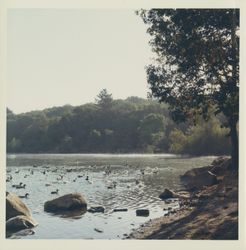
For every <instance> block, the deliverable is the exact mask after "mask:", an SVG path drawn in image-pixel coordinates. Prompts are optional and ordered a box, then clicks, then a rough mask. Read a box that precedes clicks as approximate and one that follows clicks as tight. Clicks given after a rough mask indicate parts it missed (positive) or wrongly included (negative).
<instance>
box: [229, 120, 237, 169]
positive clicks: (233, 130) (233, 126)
mask: <svg viewBox="0 0 246 250" xmlns="http://www.w3.org/2000/svg"><path fill="white" fill-rule="evenodd" d="M230 129H231V131H230V135H231V146H232V150H231V159H232V168H233V169H234V170H238V134H237V123H236V122H232V123H231V126H230Z"/></svg>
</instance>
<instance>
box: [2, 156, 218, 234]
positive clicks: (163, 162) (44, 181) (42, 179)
mask: <svg viewBox="0 0 246 250" xmlns="http://www.w3.org/2000/svg"><path fill="white" fill-rule="evenodd" d="M213 159H214V157H197V158H183V157H180V156H175V155H164V154H162V155H161V154H160V155H136V154H134V155H109V154H105V155H103V154H96V155H93V154H92V155H89V154H86V155H82V154H81V155H79V154H66V155H65V154H55V155H54V154H23V155H8V157H7V176H9V175H11V176H12V177H13V178H12V180H11V181H10V182H7V184H6V185H7V191H10V192H14V193H16V194H17V195H24V194H25V193H26V192H28V193H29V194H30V196H29V198H27V199H23V201H24V202H25V203H26V205H27V206H28V207H29V208H30V210H31V211H32V214H33V217H34V218H35V219H36V220H37V221H38V222H39V226H38V227H36V228H35V229H34V231H35V234H28V235H26V236H25V237H24V238H34V239H35V238H36V239H55V238H58V239H69V238H71V239H72V238H73V239H88V238H90V239H91V238H94V239H119V238H122V237H123V234H125V233H130V232H131V230H132V229H134V228H137V227H138V226H139V225H140V224H142V223H143V222H145V221H147V220H149V219H150V218H155V217H159V216H162V215H164V213H165V211H163V209H164V208H166V209H167V208H168V207H170V206H173V207H175V206H178V203H177V202H174V203H172V204H171V205H170V204H165V203H164V202H163V201H161V200H160V199H159V198H158V196H159V194H160V193H161V192H162V191H163V190H164V189H165V188H171V189H176V190H177V189H181V188H182V186H181V183H180V181H179V176H180V175H181V174H183V173H184V172H185V171H187V170H188V169H191V168H193V167H199V166H204V165H207V164H210V163H211V161H212V160H213ZM19 170H20V171H19ZM20 182H22V183H25V184H26V188H25V189H15V188H14V187H12V185H13V184H19V183H20ZM57 189H58V190H59V191H58V194H51V192H52V191H55V190H57ZM73 192H79V193H82V194H83V196H84V197H85V199H86V201H87V203H88V208H89V207H92V206H103V207H104V208H105V212H104V213H89V212H86V213H81V211H79V212H78V211H76V212H75V213H73V214H71V213H70V214H63V215H62V216H58V215H54V214H50V213H46V212H44V203H45V202H46V201H47V200H51V199H54V198H57V197H59V196H61V195H64V194H68V193H73ZM116 208H119V209H120V208H127V209H128V210H127V211H126V212H113V210H114V209H116ZM137 209H149V211H150V215H149V216H148V217H138V216H136V210H137ZM95 228H96V229H100V230H95ZM12 237H13V238H23V236H22V235H21V234H17V235H13V236H12Z"/></svg>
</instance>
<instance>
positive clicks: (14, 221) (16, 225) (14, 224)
mask: <svg viewBox="0 0 246 250" xmlns="http://www.w3.org/2000/svg"><path fill="white" fill-rule="evenodd" d="M37 225H38V223H37V222H36V221H35V220H34V219H32V218H31V217H30V216H25V215H18V216H15V217H12V218H10V219H8V220H7V221H6V230H7V231H12V232H15V231H19V230H22V229H28V228H32V227H35V226H37Z"/></svg>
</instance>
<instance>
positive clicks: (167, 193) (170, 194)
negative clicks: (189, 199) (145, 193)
mask: <svg viewBox="0 0 246 250" xmlns="http://www.w3.org/2000/svg"><path fill="white" fill-rule="evenodd" d="M159 198H160V199H162V200H165V199H170V198H175V193H174V192H173V191H172V190H170V189H167V188H166V189H165V190H164V192H163V193H161V194H160V195H159Z"/></svg>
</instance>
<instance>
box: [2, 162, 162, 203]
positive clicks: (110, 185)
mask: <svg viewBox="0 0 246 250" xmlns="http://www.w3.org/2000/svg"><path fill="white" fill-rule="evenodd" d="M91 167H93V166H89V168H91ZM127 167H130V166H129V165H127ZM33 168H37V165H33ZM33 168H30V169H29V170H28V171H29V174H25V175H24V178H28V177H29V176H30V175H33V174H34V172H35V173H36V172H37V171H38V172H39V173H41V174H43V175H48V173H49V172H52V173H57V171H58V169H59V168H58V167H56V168H54V169H49V166H42V168H45V170H35V171H34V169H33ZM12 171H13V170H12V169H8V170H7V178H6V182H12V181H13V176H12V174H11V172H12ZM72 171H76V168H67V169H65V173H62V174H58V175H57V177H56V181H57V182H56V181H53V182H52V183H53V184H54V183H58V182H59V181H61V182H62V183H63V184H66V183H68V181H65V180H64V176H65V174H66V173H70V172H72ZM125 172H127V173H128V170H125ZM158 172H159V169H158V168H157V167H155V168H150V167H147V168H145V169H143V168H142V169H139V174H140V176H143V175H145V174H150V173H154V174H157V173H158ZM14 173H15V174H19V173H20V169H15V170H14ZM112 173H113V170H112V168H111V166H110V165H106V166H104V167H103V174H104V175H105V176H109V175H111V174H112ZM79 178H84V179H85V180H86V181H87V183H88V184H93V181H92V179H91V178H90V177H89V175H88V173H87V174H85V173H83V174H78V175H77V176H76V177H75V178H74V179H73V180H72V182H76V181H77V180H78V179H79ZM135 184H136V185H139V186H141V180H138V179H136V180H135ZM106 185H107V189H115V188H116V187H117V182H116V181H110V182H108V181H107V182H106ZM45 186H46V187H49V186H52V184H51V183H46V184H45ZM12 188H15V189H26V184H24V183H23V182H19V184H12ZM127 188H130V185H127ZM50 194H59V189H58V188H57V189H56V190H54V191H51V192H50ZM29 196H30V194H29V193H28V192H26V193H25V194H24V195H19V197H20V198H23V199H24V198H29Z"/></svg>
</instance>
